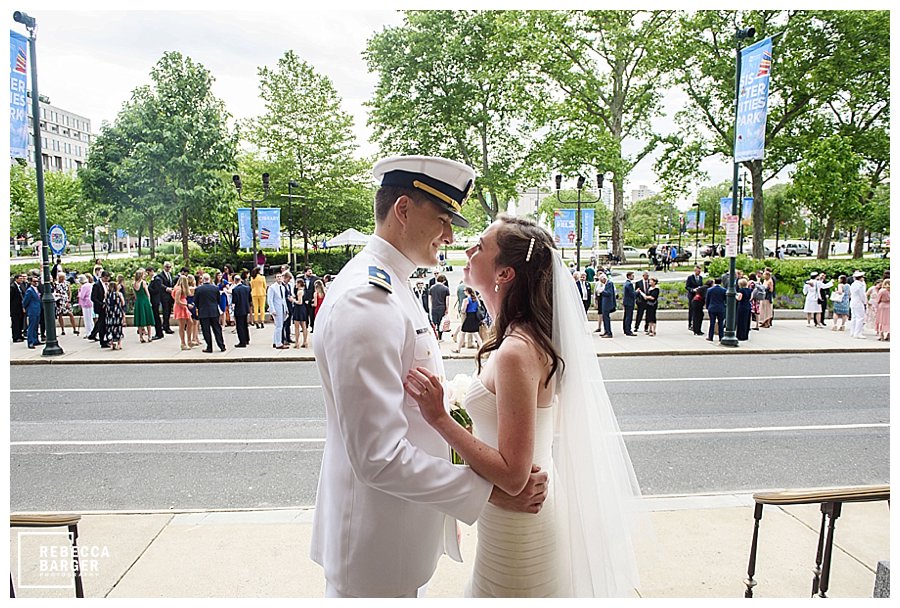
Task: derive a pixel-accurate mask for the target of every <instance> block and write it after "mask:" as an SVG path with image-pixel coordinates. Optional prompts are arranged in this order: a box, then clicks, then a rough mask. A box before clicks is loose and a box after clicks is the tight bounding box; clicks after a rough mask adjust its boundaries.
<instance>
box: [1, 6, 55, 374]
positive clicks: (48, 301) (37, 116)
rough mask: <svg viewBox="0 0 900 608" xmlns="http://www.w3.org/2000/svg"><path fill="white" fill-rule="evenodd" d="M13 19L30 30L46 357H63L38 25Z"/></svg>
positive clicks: (27, 19)
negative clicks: (46, 188)
mask: <svg viewBox="0 0 900 608" xmlns="http://www.w3.org/2000/svg"><path fill="white" fill-rule="evenodd" d="M13 20H14V21H15V22H16V23H21V24H22V25H24V26H25V28H26V29H27V30H28V49H29V55H30V59H31V113H32V117H31V118H32V121H31V122H32V126H33V128H34V169H35V177H36V178H37V198H38V221H39V224H40V230H41V275H42V276H43V283H42V285H41V307H42V310H43V312H44V333H45V334H46V336H47V339H46V341H45V343H44V350H43V351H42V352H41V355H43V356H56V355H62V354H63V349H62V348H61V347H60V345H59V341H58V340H57V339H56V301H55V300H54V299H53V294H52V293H51V284H50V241H49V239H48V235H47V207H46V203H45V200H44V163H43V160H42V156H43V150H42V149H41V104H40V98H39V96H38V77H37V48H36V36H35V34H34V30H35V28H36V27H37V22H36V21H35V19H34V17H30V16H29V15H27V14H25V13H23V12H22V11H16V12H15V13H13Z"/></svg>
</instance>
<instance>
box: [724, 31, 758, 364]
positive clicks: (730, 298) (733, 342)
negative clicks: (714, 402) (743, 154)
mask: <svg viewBox="0 0 900 608" xmlns="http://www.w3.org/2000/svg"><path fill="white" fill-rule="evenodd" d="M755 35H756V30H755V29H754V28H752V27H748V28H746V29H743V30H737V31H736V32H735V33H734V58H735V61H734V133H735V137H737V132H738V124H737V121H738V101H739V100H740V96H741V41H742V40H745V39H747V38H752V37H753V36H755ZM733 148H734V146H732V149H733ZM733 165H734V171H733V173H732V180H731V215H737V216H738V223H739V224H740V221H741V218H740V212H739V211H738V167H739V164H738V163H737V161H735V162H734V163H733ZM738 240H740V239H738ZM734 262H735V257H734V256H730V259H729V260H728V290H727V291H726V292H725V333H724V335H723V336H722V339H721V340H719V344H721V345H722V346H731V347H737V346H738V344H739V342H738V339H737V335H736V333H735V325H736V321H737V298H736V293H737V292H736V290H735V284H734V283H735V267H734V266H735V264H734Z"/></svg>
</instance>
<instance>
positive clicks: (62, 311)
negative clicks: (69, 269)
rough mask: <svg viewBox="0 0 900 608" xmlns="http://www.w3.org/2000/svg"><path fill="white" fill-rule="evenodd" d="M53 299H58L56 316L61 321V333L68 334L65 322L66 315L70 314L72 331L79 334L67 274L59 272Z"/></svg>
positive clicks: (54, 286)
mask: <svg viewBox="0 0 900 608" xmlns="http://www.w3.org/2000/svg"><path fill="white" fill-rule="evenodd" d="M53 299H54V300H55V301H56V318H57V321H58V322H59V329H60V332H59V335H61V336H64V335H66V326H65V324H64V323H63V318H64V317H65V315H69V322H70V323H71V324H72V331H73V332H75V335H76V336H77V335H78V328H77V327H76V326H75V315H74V314H73V313H72V300H71V293H70V292H69V282H68V281H66V275H65V274H63V273H61V272H60V273H58V274H57V275H56V282H55V283H53Z"/></svg>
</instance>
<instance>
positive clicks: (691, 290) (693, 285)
mask: <svg viewBox="0 0 900 608" xmlns="http://www.w3.org/2000/svg"><path fill="white" fill-rule="evenodd" d="M702 272H703V269H702V268H700V266H694V273H693V274H691V275H689V276H688V278H687V280H686V281H685V282H684V289H685V291H687V301H688V329H689V330H691V331H694V309H693V308H691V301H692V300H693V299H694V296H695V295H697V290H698V289H700V288H701V287H702V286H703V276H702Z"/></svg>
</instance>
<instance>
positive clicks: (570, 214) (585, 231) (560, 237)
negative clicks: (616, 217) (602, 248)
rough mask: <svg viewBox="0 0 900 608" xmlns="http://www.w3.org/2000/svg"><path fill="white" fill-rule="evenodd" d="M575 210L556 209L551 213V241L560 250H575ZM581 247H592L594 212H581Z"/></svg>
mask: <svg viewBox="0 0 900 608" xmlns="http://www.w3.org/2000/svg"><path fill="white" fill-rule="evenodd" d="M576 212H577V210H576V209H556V210H554V211H553V240H554V241H555V242H556V246H557V247H559V248H560V249H575V231H576V227H575V214H576ZM581 246H582V247H585V248H587V249H590V248H591V247H593V246H594V210H593V209H582V210H581Z"/></svg>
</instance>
